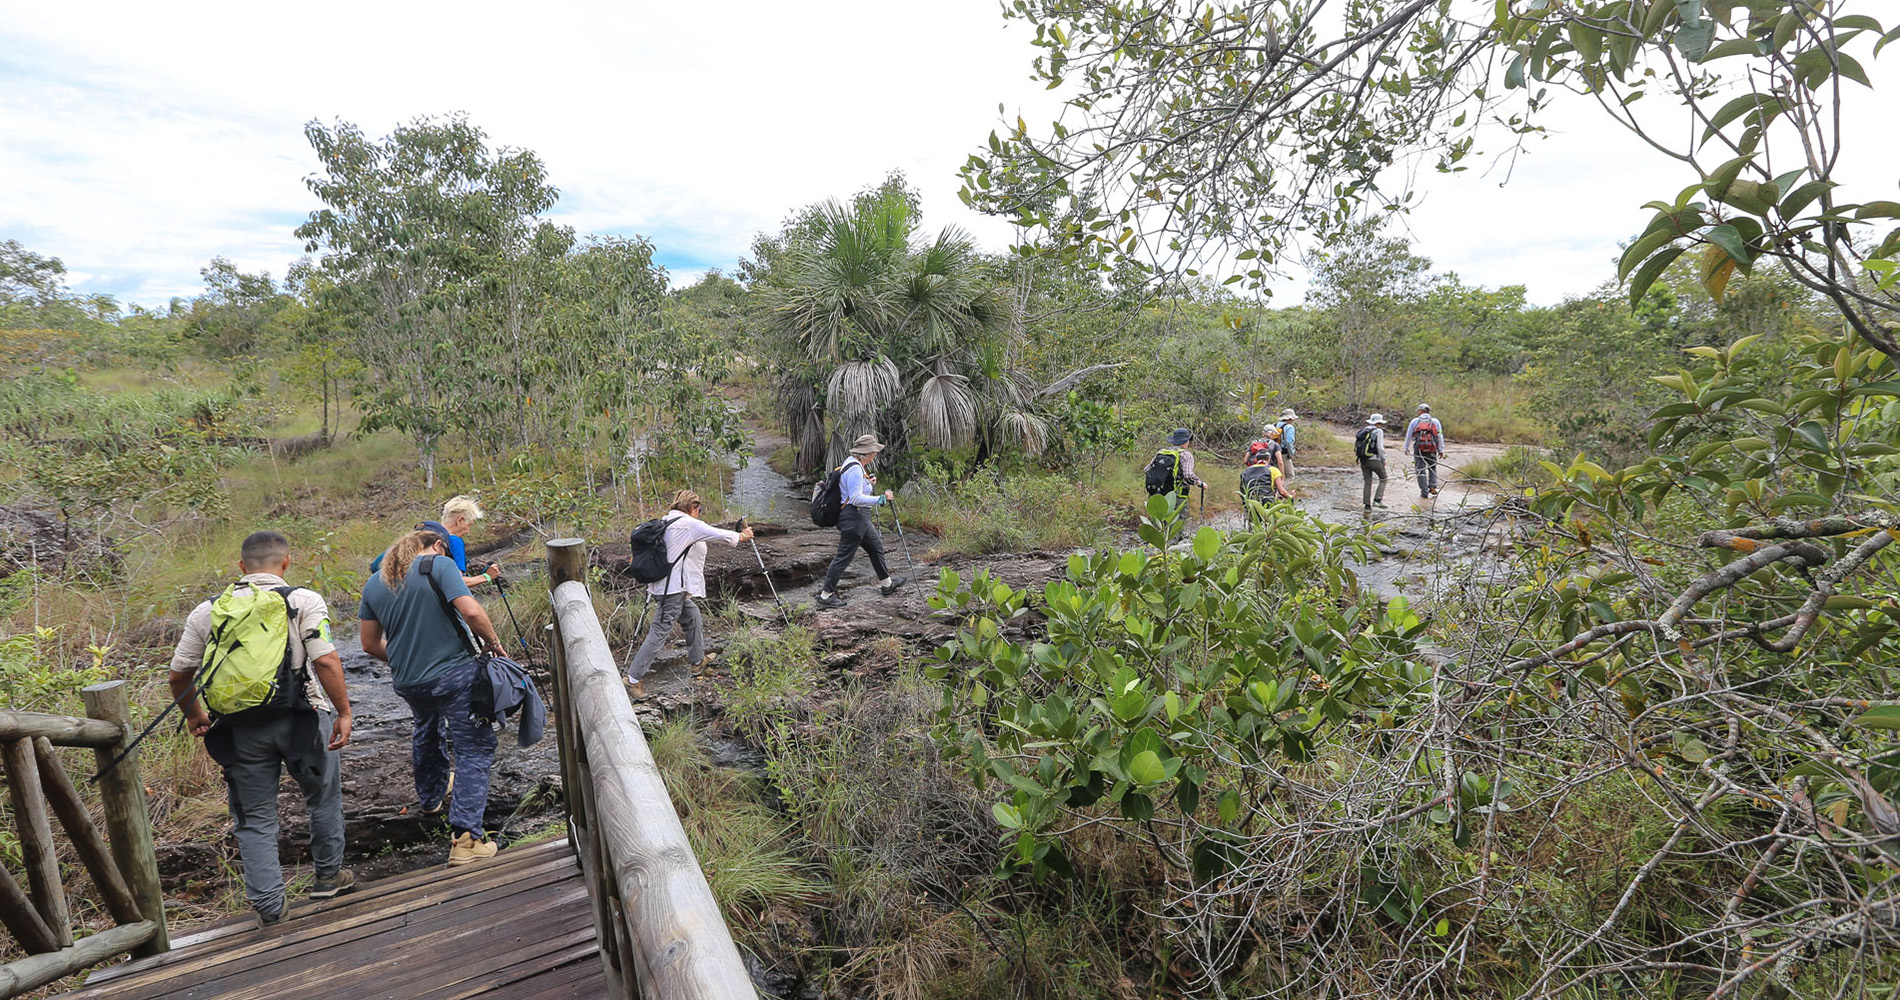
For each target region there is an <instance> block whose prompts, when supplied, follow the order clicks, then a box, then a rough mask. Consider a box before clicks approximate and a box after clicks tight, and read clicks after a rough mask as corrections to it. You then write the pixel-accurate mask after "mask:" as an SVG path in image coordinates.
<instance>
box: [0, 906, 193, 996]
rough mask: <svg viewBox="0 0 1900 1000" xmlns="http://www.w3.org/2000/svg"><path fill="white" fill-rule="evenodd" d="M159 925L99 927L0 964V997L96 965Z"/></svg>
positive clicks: (141, 923)
mask: <svg viewBox="0 0 1900 1000" xmlns="http://www.w3.org/2000/svg"><path fill="white" fill-rule="evenodd" d="M156 933H158V925H157V924H154V923H152V922H151V921H149V920H141V921H139V922H138V923H135V924H126V925H124V926H122V927H114V928H112V929H111V930H106V931H100V932H99V933H97V934H94V935H93V936H91V937H89V938H86V939H85V940H83V941H81V942H79V943H78V944H76V945H73V946H71V947H68V948H62V949H60V950H59V951H53V952H47V953H46V954H44V955H33V956H31V957H29V958H23V959H21V960H19V961H17V962H14V963H13V964H11V965H0V997H16V996H19V995H20V994H22V993H25V992H27V991H28V990H36V989H39V988H40V987H42V986H45V985H46V984H47V983H50V982H54V981H56V980H60V979H64V978H66V977H67V976H70V975H72V974H73V973H75V972H78V971H80V970H82V969H85V968H87V967H88V966H93V965H97V964H99V963H100V962H103V961H105V960H106V959H108V958H111V957H112V956H114V955H122V954H124V953H125V952H128V951H131V950H132V949H134V948H136V947H138V946H140V945H142V944H144V943H145V942H147V941H149V940H151V938H152V935H153V934H156Z"/></svg>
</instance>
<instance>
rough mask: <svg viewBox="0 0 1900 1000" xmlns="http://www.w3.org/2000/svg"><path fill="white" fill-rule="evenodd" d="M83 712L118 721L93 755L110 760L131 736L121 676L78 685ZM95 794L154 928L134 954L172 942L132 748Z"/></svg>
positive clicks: (116, 853)
mask: <svg viewBox="0 0 1900 1000" xmlns="http://www.w3.org/2000/svg"><path fill="white" fill-rule="evenodd" d="M79 698H80V700H81V701H82V702H84V703H85V706H86V715H87V716H88V717H90V718H93V719H97V720H99V721H101V722H105V723H108V724H110V725H113V726H116V727H118V730H119V739H118V741H117V742H115V743H113V744H112V745H111V746H105V747H99V748H97V749H95V750H94V751H93V757H94V759H95V760H97V761H98V763H99V767H100V768H102V769H103V768H105V767H106V766H107V765H109V764H111V763H112V761H113V759H114V758H116V757H118V755H119V754H120V753H121V752H124V751H125V748H126V747H127V746H129V745H130V744H131V741H132V704H131V700H130V699H129V698H128V697H127V696H126V691H125V682H124V681H106V682H104V683H102V684H93V685H89V686H87V687H85V688H82V689H80V692H79ZM99 800H100V802H101V803H102V804H103V805H104V806H105V814H106V830H108V831H109V832H110V833H111V835H112V857H113V860H115V861H117V862H118V865H119V871H120V872H122V873H124V875H125V877H126V879H127V881H129V882H131V889H132V898H133V899H134V900H136V901H137V902H138V905H139V912H140V913H141V914H143V915H144V916H145V919H147V920H150V921H151V922H152V923H153V924H155V925H157V927H158V931H157V933H154V934H153V935H152V936H151V938H150V939H148V940H147V941H146V942H145V943H144V944H142V945H140V946H139V948H138V950H137V951H135V952H133V954H135V955H140V956H143V955H155V954H157V953H159V952H161V951H165V950H166V949H168V948H170V947H171V937H170V935H168V934H167V933H166V931H165V891H164V888H163V887H162V886H160V885H159V882H158V852H157V850H156V849H155V848H154V847H153V845H152V814H151V813H150V812H149V811H148V810H147V809H146V807H145V785H144V783H143V782H141V781H140V780H139V755H138V751H137V750H133V751H131V752H130V753H129V754H127V756H126V758H125V759H124V760H123V761H120V763H119V766H117V767H114V768H113V769H112V770H111V771H109V772H107V773H106V774H104V775H102V776H101V777H100V778H99Z"/></svg>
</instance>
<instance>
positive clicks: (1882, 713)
mask: <svg viewBox="0 0 1900 1000" xmlns="http://www.w3.org/2000/svg"><path fill="white" fill-rule="evenodd" d="M1854 725H1856V726H1866V727H1867V728H1869V729H1900V705H1881V706H1878V707H1876V708H1870V709H1868V710H1867V711H1865V712H1862V713H1861V714H1860V717H1859V718H1857V719H1855V720H1854Z"/></svg>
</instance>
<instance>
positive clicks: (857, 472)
mask: <svg viewBox="0 0 1900 1000" xmlns="http://www.w3.org/2000/svg"><path fill="white" fill-rule="evenodd" d="M838 495H839V496H841V497H843V498H844V502H845V503H847V504H850V505H851V506H853V507H876V506H878V505H880V504H882V503H883V502H884V494H882V493H873V492H871V477H870V476H868V475H866V474H865V471H864V463H862V462H860V461H858V460H857V458H856V457H855V456H853V457H852V458H849V459H846V460H845V463H844V471H843V472H842V473H840V474H839V475H838Z"/></svg>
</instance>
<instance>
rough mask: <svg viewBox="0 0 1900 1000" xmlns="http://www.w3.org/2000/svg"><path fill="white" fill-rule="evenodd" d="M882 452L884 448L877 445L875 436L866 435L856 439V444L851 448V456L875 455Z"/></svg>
mask: <svg viewBox="0 0 1900 1000" xmlns="http://www.w3.org/2000/svg"><path fill="white" fill-rule="evenodd" d="M883 450H884V446H883V445H881V444H878V443H877V435H876V434H866V435H864V436H862V437H860V438H858V440H857V442H856V443H855V444H853V445H852V446H851V454H853V455H875V454H877V453H878V452H880V451H883Z"/></svg>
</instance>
